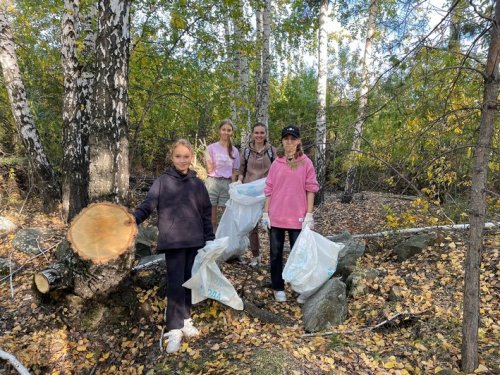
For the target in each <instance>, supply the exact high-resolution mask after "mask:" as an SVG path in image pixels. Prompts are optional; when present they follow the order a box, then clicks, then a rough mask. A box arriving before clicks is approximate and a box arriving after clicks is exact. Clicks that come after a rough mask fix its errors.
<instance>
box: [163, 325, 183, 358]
mask: <svg viewBox="0 0 500 375" xmlns="http://www.w3.org/2000/svg"><path fill="white" fill-rule="evenodd" d="M182 336H183V334H182V331H181V330H180V329H172V330H170V331H168V332H167V333H165V335H164V336H163V338H164V339H165V338H166V339H167V340H168V344H167V349H166V350H167V353H175V352H177V351H179V349H180V348H181V342H182Z"/></svg>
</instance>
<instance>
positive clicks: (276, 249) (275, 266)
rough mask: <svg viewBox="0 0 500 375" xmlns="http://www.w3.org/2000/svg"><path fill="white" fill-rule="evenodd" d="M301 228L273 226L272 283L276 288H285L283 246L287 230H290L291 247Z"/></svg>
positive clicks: (270, 235)
mask: <svg viewBox="0 0 500 375" xmlns="http://www.w3.org/2000/svg"><path fill="white" fill-rule="evenodd" d="M300 231H301V230H300V229H283V228H274V227H271V231H270V234H269V239H270V242H271V283H272V285H273V289H274V290H285V282H284V281H283V277H282V276H281V274H282V273H283V247H284V245H285V232H288V239H289V240H290V249H292V248H293V245H294V244H295V240H297V237H298V236H299V234H300Z"/></svg>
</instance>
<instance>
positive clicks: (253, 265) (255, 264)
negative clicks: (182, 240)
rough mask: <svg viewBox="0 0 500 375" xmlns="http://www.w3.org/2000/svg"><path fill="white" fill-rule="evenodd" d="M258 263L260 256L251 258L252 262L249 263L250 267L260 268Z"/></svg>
mask: <svg viewBox="0 0 500 375" xmlns="http://www.w3.org/2000/svg"><path fill="white" fill-rule="evenodd" d="M260 261H261V256H260V255H259V256H256V257H253V258H252V260H251V261H250V267H259V266H260Z"/></svg>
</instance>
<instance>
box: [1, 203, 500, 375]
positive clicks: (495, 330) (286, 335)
mask: <svg viewBox="0 0 500 375" xmlns="http://www.w3.org/2000/svg"><path fill="white" fill-rule="evenodd" d="M380 199H381V198H380V197H379V196H378V195H374V197H373V199H372V197H369V199H367V200H364V201H359V202H353V204H350V205H342V204H339V203H338V202H336V201H334V200H331V201H329V202H327V204H325V205H324V206H322V207H320V208H319V209H318V215H317V217H318V219H317V227H318V230H319V231H320V232H321V233H323V234H333V233H337V232H340V231H341V230H342V229H349V230H350V231H351V232H355V233H362V232H365V233H366V232H373V231H377V230H379V229H383V226H384V225H385V219H386V217H385V213H384V212H383V210H381V209H380V208H381V204H380ZM390 203H391V202H389V203H387V202H386V203H384V204H390ZM400 203H401V202H399V203H398V204H400ZM401 204H402V203H401ZM37 218H38V220H39V225H40V226H50V225H53V224H52V220H53V217H50V218H48V219H47V220H46V222H44V221H43V217H42V216H40V215H38V216H37ZM416 219H418V218H416ZM59 230H60V228H59ZM261 239H262V249H263V251H262V254H263V256H264V261H265V264H266V262H268V252H267V251H266V250H265V249H267V247H268V242H267V237H266V235H265V234H264V233H261ZM466 240H467V238H466V236H465V235H464V234H463V233H458V232H457V233H453V234H450V235H447V237H441V238H440V240H439V241H438V243H437V244H436V245H435V246H430V247H428V248H427V249H425V250H424V251H423V252H422V253H421V254H419V255H418V256H416V257H415V258H413V259H410V260H408V261H405V262H403V263H396V262H394V261H393V260H392V258H391V252H390V246H389V245H387V243H389V242H382V245H383V246H378V245H377V247H374V246H373V243H368V249H369V251H368V253H367V254H366V255H365V256H364V257H363V258H362V259H361V260H360V261H359V267H362V268H374V269H377V270H380V271H382V273H381V276H379V277H378V278H377V279H375V280H374V281H373V282H372V283H371V284H370V285H368V288H367V294H366V295H364V296H362V297H361V298H357V299H354V300H353V299H350V300H349V305H348V309H349V315H348V320H347V321H345V322H344V323H343V324H342V325H340V326H337V327H334V329H335V330H336V331H340V332H342V331H343V332H349V333H339V334H336V335H332V336H325V337H321V336H312V337H303V334H304V331H303V328H302V323H301V319H302V311H301V308H300V306H299V305H297V304H296V303H295V301H294V299H293V297H294V296H295V295H294V294H293V293H291V292H290V301H289V302H288V303H283V304H280V303H276V302H275V301H274V300H273V298H272V294H271V292H270V290H269V289H267V288H265V287H262V285H263V284H265V283H266V281H267V280H268V279H269V273H268V270H267V267H266V265H265V266H264V267H262V268H261V269H257V270H255V269H252V268H250V267H249V266H247V265H240V264H223V265H222V267H223V271H224V273H225V274H226V275H227V276H228V278H229V279H230V280H231V281H232V282H233V283H234V285H235V286H236V287H237V289H238V288H239V287H241V286H242V284H243V282H244V280H245V279H247V278H248V280H247V281H246V284H245V288H244V289H245V293H247V295H246V296H247V297H251V298H252V300H253V301H255V302H256V303H257V302H258V303H259V306H261V307H262V308H266V309H268V310H270V311H272V312H273V313H276V314H279V315H281V316H284V317H287V318H289V319H291V320H293V321H294V322H296V323H295V324H294V325H293V326H291V327H282V326H279V325H272V324H262V323H261V322H260V321H258V320H257V319H254V318H250V317H249V316H247V315H246V314H245V313H242V312H236V311H233V310H231V309H229V308H226V307H225V306H223V305H221V304H219V303H217V302H211V301H206V302H205V303H201V304H199V305H197V306H194V308H193V320H194V322H195V324H196V325H197V327H198V328H199V329H200V331H201V337H200V338H199V339H197V340H193V341H189V342H183V344H182V346H181V350H180V352H179V353H178V354H176V355H174V356H171V355H166V354H165V353H163V352H160V351H159V348H158V340H159V335H160V332H161V330H162V329H163V328H164V321H163V311H164V307H165V299H164V297H163V296H162V295H161V290H160V288H159V287H158V286H155V287H153V288H144V289H143V288H139V287H135V288H134V289H132V291H134V292H135V295H136V297H137V301H136V303H137V304H138V305H142V306H146V305H147V306H148V307H149V308H148V309H147V310H145V311H147V312H148V314H147V315H146V316H140V315H139V316H138V315H134V314H137V311H136V310H134V306H127V308H129V310H127V311H129V314H130V315H129V316H125V318H124V319H123V321H119V322H114V323H111V322H110V321H109V320H110V319H111V318H113V316H108V317H107V319H108V320H105V321H104V323H105V324H103V325H101V326H100V327H99V328H98V329H96V330H95V331H89V332H84V331H83V330H81V329H80V328H79V319H80V317H78V316H72V315H71V313H72V311H71V309H67V308H66V307H63V308H61V307H62V306H64V304H62V303H56V304H53V305H50V304H46V303H40V302H39V301H38V300H35V299H34V298H33V297H32V294H31V289H30V286H31V274H30V272H28V271H33V270H34V269H38V268H42V266H43V265H44V262H46V260H45V259H42V258H41V259H37V260H35V261H34V262H33V264H29V266H30V267H31V268H30V267H28V266H27V267H26V269H25V270H24V271H23V272H19V273H18V274H16V276H15V277H14V282H15V283H16V285H15V286H16V295H15V299H14V300H11V299H10V296H8V295H7V294H5V291H4V290H5V288H3V286H4V285H0V293H2V298H0V332H1V334H0V347H1V348H2V349H4V350H7V351H9V352H12V353H15V355H16V356H17V357H18V359H19V360H21V361H22V362H23V363H24V364H25V365H27V366H30V368H31V369H32V370H34V371H33V373H35V374H36V373H38V374H41V373H47V374H66V373H91V372H92V371H94V372H95V374H147V375H154V374H158V373H176V372H178V373H183V374H221V373H223V374H232V373H234V374H249V373H250V372H251V368H252V364H253V360H254V356H255V353H256V352H257V351H259V350H264V351H277V352H282V353H286V354H287V355H288V356H289V358H291V360H290V362H289V365H288V367H287V373H289V374H294V375H295V374H297V375H298V374H301V375H302V374H321V373H335V374H355V373H360V374H361V373H364V374H434V373H436V372H437V371H438V370H439V369H446V368H447V369H454V370H456V371H458V366H459V360H460V343H461V321H460V317H461V303H460V301H461V300H462V290H463V270H462V269H463V262H464V258H465V253H466V249H467V242H466ZM9 243H10V240H4V242H0V256H4V255H5V254H9V252H10V247H9ZM484 243H485V256H484V259H483V263H482V265H481V314H482V316H481V327H480V332H479V339H480V350H481V365H480V366H479V367H478V369H477V370H476V373H485V374H486V373H489V372H491V370H490V369H491V368H493V365H494V364H495V363H497V365H498V350H497V347H493V346H491V345H492V344H491V343H493V342H496V341H497V340H496V338H498V336H499V334H500V326H499V324H498V319H496V317H497V316H498V311H499V301H498V296H497V294H498V293H497V291H496V289H495V285H496V283H497V281H496V280H498V277H499V276H500V268H499V267H500V266H499V265H498V261H497V259H498V256H499V250H498V239H496V238H495V237H494V236H491V237H487V238H485V242H484ZM495 244H496V245H495ZM374 249H377V250H376V251H375V250H374ZM246 256H250V255H249V254H247V255H246ZM21 257H22V255H21ZM16 261H18V262H19V264H22V263H23V261H25V259H16ZM394 287H397V291H398V297H399V298H398V299H397V300H390V298H389V296H390V293H391V290H393V288H394ZM429 307H430V308H431V311H432V313H431V314H428V315H426V316H421V317H417V318H415V319H412V320H409V321H408V322H407V324H406V325H405V324H403V322H401V323H398V324H396V322H395V323H394V324H385V325H384V326H383V327H381V328H380V329H378V330H375V331H372V330H367V329H366V328H369V327H373V326H375V325H376V324H378V323H380V322H382V321H384V320H386V319H388V318H389V317H391V316H394V315H395V314H398V313H401V314H410V313H418V312H420V311H423V310H425V309H427V308H429ZM62 318H64V320H66V322H64V321H63V319H62ZM495 361H496V362H495ZM2 365H3V364H2V363H0V371H1V369H3V368H2V367H1V366H2ZM93 369H95V370H93ZM37 371H38V372H37Z"/></svg>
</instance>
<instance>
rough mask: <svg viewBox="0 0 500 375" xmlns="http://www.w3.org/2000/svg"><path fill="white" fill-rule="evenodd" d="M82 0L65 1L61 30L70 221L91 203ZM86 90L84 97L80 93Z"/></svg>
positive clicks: (65, 213)
mask: <svg viewBox="0 0 500 375" xmlns="http://www.w3.org/2000/svg"><path fill="white" fill-rule="evenodd" d="M79 13H80V1H79V0H65V1H64V15H63V20H62V33H61V57H62V67H63V76H64V98H63V113H62V127H63V139H62V144H63V162H62V165H63V167H62V207H63V217H64V219H65V220H66V222H69V221H71V219H72V218H73V217H74V216H76V215H77V214H78V212H80V210H81V209H82V208H84V207H85V206H86V205H87V203H88V155H87V149H88V131H87V127H88V123H86V122H84V121H85V120H86V116H85V115H84V111H85V108H86V104H87V103H86V102H82V100H84V101H88V100H89V97H88V95H89V92H88V90H87V89H86V87H85V85H83V82H84V80H82V79H81V78H80V76H81V75H82V74H83V72H82V67H81V66H80V64H79V62H78V59H77V55H76V43H77V40H78V37H79V34H80V30H79V29H80V25H79ZM81 91H84V92H86V95H87V97H86V98H84V97H83V95H82V94H81V93H80V92H81Z"/></svg>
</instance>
